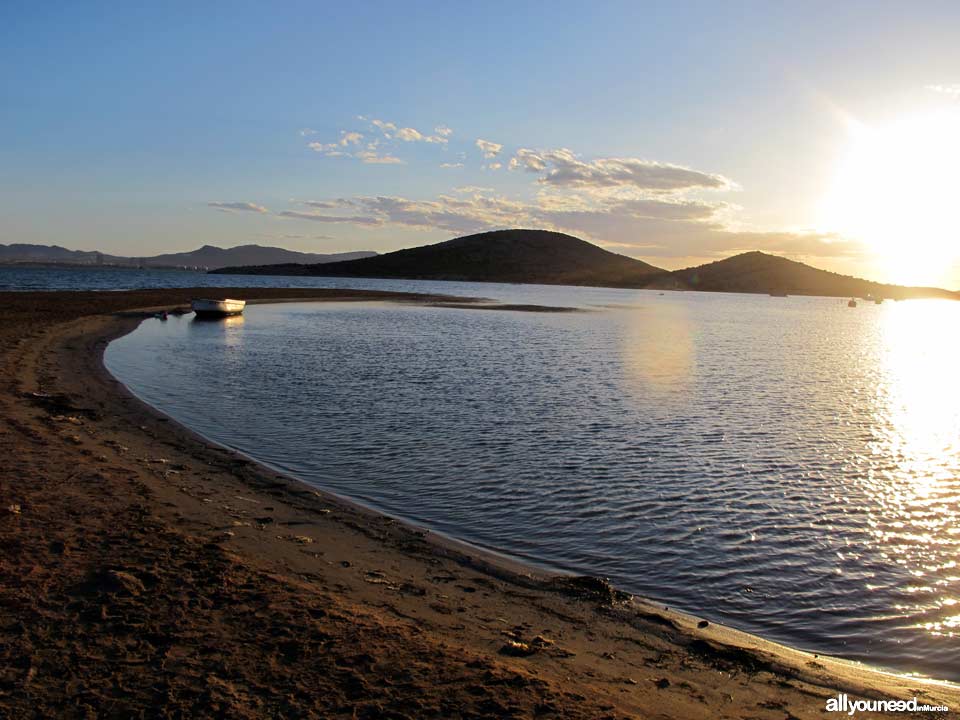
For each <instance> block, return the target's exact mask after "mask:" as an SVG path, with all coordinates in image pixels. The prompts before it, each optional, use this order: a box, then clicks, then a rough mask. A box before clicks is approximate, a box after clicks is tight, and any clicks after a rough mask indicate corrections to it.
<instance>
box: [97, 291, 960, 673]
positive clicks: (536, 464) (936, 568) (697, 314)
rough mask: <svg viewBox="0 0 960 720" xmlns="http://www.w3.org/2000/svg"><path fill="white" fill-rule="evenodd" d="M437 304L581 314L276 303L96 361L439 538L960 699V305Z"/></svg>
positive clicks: (168, 330)
mask: <svg viewBox="0 0 960 720" xmlns="http://www.w3.org/2000/svg"><path fill="white" fill-rule="evenodd" d="M369 282H372V283H377V282H378V281H369ZM388 285H389V286H390V287H389V288H387V286H388ZM394 285H396V283H383V284H381V285H380V287H384V288H385V289H394V287H393V286H394ZM418 285H423V284H418ZM426 285H439V286H440V287H443V288H446V291H447V292H451V291H452V290H453V288H452V286H453V285H456V286H457V287H456V290H457V291H459V292H461V293H462V294H466V295H486V296H488V297H491V296H492V297H500V298H501V299H504V300H509V301H512V302H532V303H540V304H554V305H575V306H579V307H583V308H588V309H589V310H590V311H589V312H583V313H574V314H539V313H523V312H489V311H479V310H463V309H447V308H427V307H417V306H398V305H390V304H376V303H359V304H358V303H335V304H320V303H317V304H283V305H273V306H270V305H266V306H264V305H260V306H251V307H249V308H248V309H247V311H246V313H245V315H244V316H243V317H242V318H237V319H234V320H228V321H225V322H213V323H210V322H197V321H194V320H192V319H191V318H190V317H185V318H182V319H171V320H169V321H167V322H165V323H164V322H161V321H159V320H150V321H147V322H145V323H144V324H143V325H142V326H141V328H140V329H138V330H137V331H136V332H134V333H133V334H131V335H129V336H127V337H125V338H122V339H120V340H118V341H116V342H114V343H112V344H111V345H110V347H109V349H108V352H107V364H108V367H109V368H110V370H111V371H112V372H113V373H114V374H115V375H117V376H118V377H119V378H120V379H121V380H122V381H123V382H124V383H126V384H127V385H129V386H130V387H131V388H132V389H133V390H134V392H136V393H137V394H138V395H140V396H141V397H143V398H144V399H146V400H147V401H148V402H150V403H152V404H154V405H155V406H157V407H159V408H161V409H162V410H164V411H165V412H167V413H169V414H170V415H172V416H173V417H175V418H177V419H178V420H180V421H181V422H183V423H184V424H186V425H187V426H189V427H191V428H193V429H195V430H197V431H199V432H201V433H203V434H204V435H206V436H208V437H210V438H212V439H214V440H216V441H218V442H221V443H223V444H225V445H228V446H231V447H234V448H237V449H240V450H242V451H244V452H246V453H248V454H250V455H252V456H253V457H255V458H258V459H260V460H263V461H265V462H268V463H270V464H272V465H274V466H276V467H278V468H282V469H284V470H287V471H289V472H291V473H292V474H294V475H296V476H298V477H300V478H302V479H304V480H306V481H307V482H310V483H314V484H316V485H317V486H320V487H324V488H329V489H331V490H334V491H336V492H339V493H342V494H344V495H347V496H350V497H353V498H357V499H359V500H361V501H364V502H366V503H367V504H369V505H372V506H374V507H376V508H379V509H382V510H384V511H386V512H388V513H391V514H393V515H396V516H399V517H402V518H406V519H409V520H411V521H413V522H416V523H418V524H421V525H424V526H427V527H429V528H432V529H434V530H437V531H439V532H443V533H447V534H449V535H452V536H454V537H458V538H462V539H464V540H467V541H469V542H472V543H475V544H477V545H480V546H484V547H488V548H493V549H497V550H500V551H503V552H505V553H508V554H509V555H511V556H513V557H516V558H520V559H524V560H527V561H530V562H533V563H536V564H539V565H541V566H544V567H549V568H555V569H563V570H569V571H573V572H580V573H591V574H598V575H604V576H607V577H610V578H611V579H612V580H613V581H614V582H615V583H616V584H617V585H619V586H621V587H623V588H624V589H627V590H629V591H632V592H635V593H639V594H641V595H645V596H648V597H652V598H655V599H658V600H660V601H662V602H664V603H665V604H668V605H669V606H671V607H677V608H681V609H684V610H687V611H690V612H693V613H696V614H699V615H702V616H705V617H707V618H709V619H711V620H715V621H718V622H725V623H728V624H730V625H733V626H735V627H738V628H742V629H744V630H748V631H752V632H756V633H759V634H761V635H764V636H766V637H770V638H773V639H776V640H780V641H783V642H786V643H789V644H792V645H795V646H799V647H802V648H806V649H810V650H814V651H819V652H826V653H832V654H837V655H840V656H844V657H848V658H852V659H857V660H864V661H869V662H872V663H874V664H879V665H882V666H887V667H892V668H895V669H899V670H902V671H911V672H922V673H925V674H929V675H933V676H936V677H942V678H952V679H955V680H958V679H960V641H958V637H957V636H956V633H957V632H958V631H960V608H958V607H957V605H956V603H957V600H958V599H960V572H958V569H957V551H958V543H960V477H958V471H960V383H958V381H957V378H956V358H957V355H958V353H957V351H958V348H960V344H958V341H957V339H956V337H957V336H956V333H955V328H956V327H957V326H958V321H960V305H958V304H955V303H950V302H947V301H911V302H901V303H892V302H888V303H885V304H884V305H882V306H873V305H868V306H861V307H860V308H857V309H849V308H847V307H846V305H845V303H844V302H842V301H840V300H835V299H823V298H768V297H765V296H764V297H758V296H745V295H719V294H702V293H666V294H658V293H656V292H650V291H628V290H600V289H590V288H549V287H538V286H497V285H488V284H476V285H471V284H459V283H458V284H451V283H426Z"/></svg>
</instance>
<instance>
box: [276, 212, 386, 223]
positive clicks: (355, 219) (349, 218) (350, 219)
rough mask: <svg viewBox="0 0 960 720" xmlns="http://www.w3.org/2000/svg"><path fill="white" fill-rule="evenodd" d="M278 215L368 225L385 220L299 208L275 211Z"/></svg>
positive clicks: (297, 218)
mask: <svg viewBox="0 0 960 720" xmlns="http://www.w3.org/2000/svg"><path fill="white" fill-rule="evenodd" d="M275 214H276V215H277V217H282V218H291V219H295V220H310V221H312V222H319V223H346V224H349V225H367V226H379V225H382V224H383V222H382V221H381V220H380V219H379V218H376V217H364V216H362V215H325V214H322V213H307V212H300V211H298V210H281V211H280V212H278V213H275Z"/></svg>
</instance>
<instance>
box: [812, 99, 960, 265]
mask: <svg viewBox="0 0 960 720" xmlns="http://www.w3.org/2000/svg"><path fill="white" fill-rule="evenodd" d="M850 128H851V145H850V149H849V151H848V153H847V154H846V156H845V157H844V158H843V159H842V161H841V162H840V164H839V167H838V169H837V172H836V175H835V178H834V182H833V185H832V187H831V188H830V189H829V191H828V193H827V195H826V197H825V199H824V202H823V205H822V208H821V217H822V226H823V227H824V228H829V229H830V230H832V231H835V232H839V233H841V234H843V235H845V236H847V237H851V238H853V239H856V240H859V241H861V242H863V243H864V244H865V245H866V246H867V247H868V248H869V249H870V250H871V251H872V252H873V253H874V254H875V255H876V256H877V259H878V261H879V262H880V264H882V265H883V266H885V268H884V269H886V270H887V271H888V273H889V276H890V278H891V279H892V280H893V281H895V282H903V283H928V282H936V281H938V280H940V279H941V273H942V272H943V271H944V266H945V265H946V264H947V263H949V262H950V261H952V260H954V259H956V258H957V257H958V256H960V242H958V241H960V214H958V213H957V211H956V208H957V205H958V203H960V192H958V188H960V184H958V183H957V180H956V168H957V167H958V166H960V109H950V110H945V111H941V112H936V113H928V114H924V115H915V116H907V117H903V118H900V119H899V120H897V121H895V122H893V123H891V124H889V125H887V126H885V127H880V128H872V127H866V126H864V125H859V124H856V123H851V125H850Z"/></svg>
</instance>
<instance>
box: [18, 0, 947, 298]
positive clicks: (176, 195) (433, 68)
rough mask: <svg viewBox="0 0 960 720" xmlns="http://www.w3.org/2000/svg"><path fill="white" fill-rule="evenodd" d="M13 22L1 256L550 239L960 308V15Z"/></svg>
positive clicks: (403, 14)
mask: <svg viewBox="0 0 960 720" xmlns="http://www.w3.org/2000/svg"><path fill="white" fill-rule="evenodd" d="M197 5H199V7H197V6H195V4H193V3H156V4H152V5H151V6H149V7H141V8H139V9H137V8H133V7H126V6H125V5H123V4H120V3H102V4H96V3H62V4H58V3H49V4H43V5H40V4H38V3H19V4H14V3H4V5H3V7H2V9H0V57H2V59H3V62H2V64H0V93H2V98H3V101H2V105H0V137H2V140H0V186H2V194H0V243H14V242H27V243H42V244H59V245H63V246H66V247H69V248H73V249H98V250H103V251H106V252H111V253H116V254H123V255H150V254H156V253H160V252H171V251H181V250H190V249H194V248H196V247H198V246H200V245H202V244H207V243H209V244H215V245H221V246H231V245H238V244H245V243H259V244H263V245H279V246H283V247H288V248H291V249H295V250H304V251H313V252H332V251H345V250H359V249H364V250H377V251H381V252H382V251H389V250H394V249H398V248H401V247H409V246H413V245H421V244H425V243H428V242H436V241H440V240H445V239H448V238H450V237H453V236H456V235H463V234H467V233H470V232H475V231H480V230H485V229H493V228H502V227H517V226H520V227H544V228H552V229H557V230H562V231H565V232H569V233H572V234H575V235H577V236H579V237H583V238H584V239H587V240H591V241H593V242H597V243H598V244H600V245H603V246H604V247H607V248H609V249H611V250H614V251H616V252H620V253H624V254H628V255H632V256H634V257H638V258H641V259H644V260H647V261H649V262H652V263H654V264H656V265H659V266H662V267H667V268H678V267H683V266H687V265H691V264H697V263H701V262H707V261H710V260H715V259H719V258H720V257H724V256H726V255H730V254H733V253H736V252H741V251H745V250H753V249H761V250H766V251H769V252H774V253H779V254H783V255H787V256H789V257H793V258H795V259H799V260H804V261H806V262H809V263H811V264H813V265H816V266H818V267H824V268H827V269H832V270H837V271H840V272H844V273H848V274H855V275H859V276H865V277H870V278H876V279H881V280H889V281H896V282H905V283H923V284H940V285H946V286H949V287H951V288H960V219H958V213H957V211H956V207H957V206H958V205H960V183H958V182H957V179H956V168H957V167H958V166H960V42H958V34H960V4H958V3H956V2H943V3H881V2H862V3H860V2H844V3H837V2H804V3H799V2H797V3H769V2H755V3H733V2H730V3H662V4H657V5H653V4H642V3H636V2H601V3H589V4H588V3H562V2H549V3H548V2H544V3H517V2H504V3H499V2H488V3H412V4H397V3H373V2H369V3H367V2H363V3H336V4H334V3H318V2H313V3H306V2H302V3H297V2H287V3H200V4H197Z"/></svg>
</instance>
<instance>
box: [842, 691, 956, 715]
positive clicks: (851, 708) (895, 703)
mask: <svg viewBox="0 0 960 720" xmlns="http://www.w3.org/2000/svg"><path fill="white" fill-rule="evenodd" d="M948 709H949V708H947V706H946V705H926V704H921V703H920V701H919V700H917V699H916V698H913V699H912V700H851V699H850V696H849V695H847V694H846V693H840V694H839V695H837V697H835V698H830V699H829V700H827V708H826V710H827V712H839V713H846V714H847V715H853V714H854V713H858V712H946V711H947V710H948Z"/></svg>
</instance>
